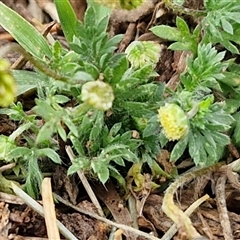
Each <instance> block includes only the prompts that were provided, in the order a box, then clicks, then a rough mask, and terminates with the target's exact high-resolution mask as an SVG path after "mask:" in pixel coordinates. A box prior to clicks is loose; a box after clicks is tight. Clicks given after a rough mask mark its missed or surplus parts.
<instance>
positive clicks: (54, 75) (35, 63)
mask: <svg viewBox="0 0 240 240" xmlns="http://www.w3.org/2000/svg"><path fill="white" fill-rule="evenodd" d="M8 52H18V53H20V54H22V55H23V56H24V58H25V59H26V60H27V61H29V62H30V63H31V64H32V65H33V66H34V67H36V68H37V69H38V70H39V71H41V72H43V73H44V74H46V75H47V76H49V77H52V78H54V79H55V80H59V81H62V82H68V81H69V78H67V77H65V76H62V75H59V74H58V73H56V72H55V71H53V70H52V69H50V68H48V67H47V66H45V65H43V64H42V63H40V61H38V60H36V59H35V58H34V57H33V56H32V55H31V54H30V53H28V52H26V51H25V50H24V49H23V48H22V47H21V46H20V45H18V44H16V43H11V44H7V45H6V46H4V47H2V48H1V49H0V56H1V57H2V56H3V55H5V54H6V53H8Z"/></svg>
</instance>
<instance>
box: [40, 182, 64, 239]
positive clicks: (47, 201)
mask: <svg viewBox="0 0 240 240" xmlns="http://www.w3.org/2000/svg"><path fill="white" fill-rule="evenodd" d="M42 201H43V209H44V216H45V218H44V219H45V223H46V227H47V234H48V238H49V239H54V240H59V239H60V235H59V231H58V227H57V218H56V214H55V206H54V203H53V197H52V186H51V179H50V178H44V179H43V181H42Z"/></svg>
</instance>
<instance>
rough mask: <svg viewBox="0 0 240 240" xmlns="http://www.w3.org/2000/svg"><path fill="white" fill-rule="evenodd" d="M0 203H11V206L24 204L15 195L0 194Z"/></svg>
mask: <svg viewBox="0 0 240 240" xmlns="http://www.w3.org/2000/svg"><path fill="white" fill-rule="evenodd" d="M0 202H6V203H12V204H18V205H22V204H24V201H23V200H22V199H21V198H20V197H17V196H15V195H12V194H9V193H4V192H0Z"/></svg>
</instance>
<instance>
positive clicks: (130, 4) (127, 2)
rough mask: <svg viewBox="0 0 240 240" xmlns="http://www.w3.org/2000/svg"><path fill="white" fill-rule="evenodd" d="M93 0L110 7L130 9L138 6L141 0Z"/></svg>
mask: <svg viewBox="0 0 240 240" xmlns="http://www.w3.org/2000/svg"><path fill="white" fill-rule="evenodd" d="M95 2H97V3H99V4H102V5H104V6H106V7H109V8H112V9H116V8H118V9H119V8H122V9H127V10H131V9H134V8H137V7H138V6H140V5H141V4H142V2H143V0H95Z"/></svg>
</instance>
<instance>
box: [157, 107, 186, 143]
mask: <svg viewBox="0 0 240 240" xmlns="http://www.w3.org/2000/svg"><path fill="white" fill-rule="evenodd" d="M158 119H159V122H160V123H161V125H162V127H163V130H164V134H165V136H166V137H167V138H168V139H169V140H170V141H175V140H179V139H180V138H182V137H184V136H185V135H186V134H187V132H188V129H189V124H188V118H187V115H186V114H185V113H184V111H183V110H182V108H180V107H179V106H178V105H177V104H174V103H166V104H165V106H163V107H160V109H159V110H158Z"/></svg>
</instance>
